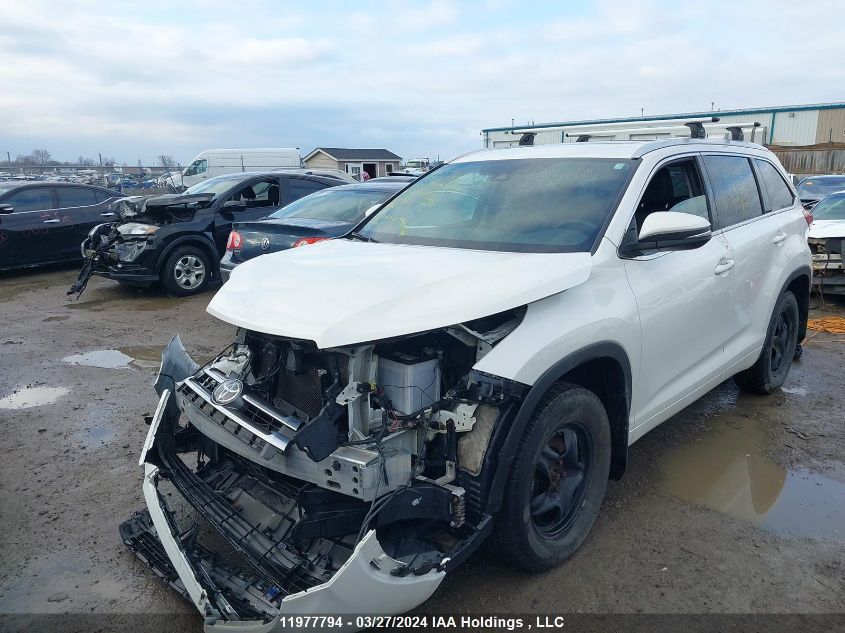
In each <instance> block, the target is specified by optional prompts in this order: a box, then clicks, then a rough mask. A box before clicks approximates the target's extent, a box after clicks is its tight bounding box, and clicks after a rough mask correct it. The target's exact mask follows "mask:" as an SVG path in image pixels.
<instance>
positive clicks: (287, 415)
mask: <svg viewBox="0 0 845 633" xmlns="http://www.w3.org/2000/svg"><path fill="white" fill-rule="evenodd" d="M523 314H524V308H519V309H516V310H510V311H507V312H504V313H501V314H497V315H494V316H491V317H487V318H483V319H478V320H475V321H472V322H469V323H466V324H461V325H457V326H452V327H447V328H442V329H439V330H435V331H430V332H425V333H421V334H418V335H412V336H407V337H403V338H401V339H399V340H391V341H381V342H374V343H370V344H362V345H357V346H352V347H343V348H335V349H328V350H321V349H318V348H317V347H316V346H315V345H314V343H312V342H309V341H303V340H294V339H289V338H283V337H276V336H270V335H266V334H262V333H258V332H254V331H249V330H246V329H243V328H241V329H239V330H238V331H237V335H236V338H235V340H234V341H233V342H232V343H231V344H230V345H229V346H228V347H227V348H226V349H225V350H223V351H222V352H221V353H219V354H218V355H217V356H216V357H215V358H213V359H212V360H211V361H210V362H208V363H206V364H204V365H202V366H199V365H197V364H196V363H194V362H193V361H192V360H191V359H190V357H189V356H188V355H187V353H186V352H185V351H184V349H183V348H182V346H181V342H180V341H179V339H178V337H176V338H174V339H173V341H171V344H170V345H169V346H168V348H167V349H166V350H165V353H164V356H163V362H162V368H161V371H160V374H159V377H158V380H157V383H156V389H157V391H158V392H159V394H160V395H161V399H160V402H159V407H158V409H157V411H156V415H155V416H154V418H153V420H152V424H151V429H150V433H149V436H148V438H147V442H146V443H145V446H144V450H143V453H142V456H141V464H142V465H144V466H145V468H146V469H147V470H146V476H145V496H146V498H147V505H148V510H145V511H143V512H139V513H136V515H135V516H134V517H132V518H131V519H130V520H128V521H126V522H125V523H124V524H123V525H122V526H121V535H122V538H123V540H124V542H125V543H126V544H127V545H128V546H129V547H130V548H131V549H132V550H133V551H135V552H136V553H137V555H138V556H139V557H140V558H141V559H142V560H144V562H146V563H147V564H148V565H150V567H152V568H153V569H154V570H155V571H156V573H157V574H158V575H159V576H161V577H162V578H163V579H165V580H166V581H167V582H168V583H170V584H171V586H173V587H174V588H175V589H177V590H178V591H180V593H182V594H183V595H185V596H186V597H188V598H190V599H191V600H192V601H194V603H195V604H196V605H197V607H198V608H200V610H201V611H202V612H203V613H204V615H205V617H206V622H207V624H209V623H212V624H213V623H214V622H216V621H218V620H221V621H231V620H252V621H255V620H260V621H263V622H270V621H271V620H273V619H274V618H276V617H278V616H279V615H280V614H288V613H291V612H295V613H319V612H321V610H322V612H326V610H327V609H328V610H334V611H335V612H347V613H352V612H361V611H367V610H369V611H370V612H382V613H398V612H402V611H404V610H407V609H410V608H412V607H414V606H416V605H417V604H420V603H422V602H423V601H424V600H425V599H427V598H428V596H430V595H431V593H432V592H433V591H434V589H436V587H437V585H438V584H439V582H440V581H441V580H442V577H443V575H444V574H445V573H446V572H448V571H449V570H450V569H452V568H453V567H454V566H456V565H457V564H459V563H460V562H462V561H463V560H464V559H465V558H466V557H467V556H468V555H469V554H470V553H471V552H472V551H474V550H475V549H476V548H477V546H478V545H479V544H480V543H481V541H482V540H483V539H484V538H485V537H486V536H487V534H488V533H489V530H490V528H491V526H492V521H491V517H490V515H489V514H488V513H487V512H485V504H484V497H485V495H486V494H487V490H488V489H489V486H490V478H491V476H492V475H491V473H490V472H489V470H490V468H489V467H487V466H486V465H487V463H488V462H489V461H490V460H489V455H488V449H489V448H490V444H491V438H492V437H493V434H494V430H495V429H496V428H497V426H499V425H501V424H503V423H504V422H503V421H504V420H506V419H507V420H509V419H510V416H512V414H513V412H514V411H515V410H516V408H517V407H518V405H519V404H520V402H521V401H522V398H523V397H524V395H525V392H526V391H527V389H528V388H527V387H526V386H525V385H522V384H521V383H517V382H514V381H510V380H506V379H503V378H499V377H496V376H491V375H487V374H483V373H481V372H478V371H476V370H474V369H473V366H474V365H475V364H476V363H477V361H478V360H480V358H482V357H483V356H484V355H485V354H486V353H487V352H489V351H490V350H491V349H492V348H493V347H494V346H495V345H496V344H497V343H498V342H499V341H500V340H502V339H503V338H504V337H505V336H507V335H508V334H509V333H510V332H511V331H513V329H515V328H516V326H517V325H518V324H519V322H520V321H521V319H522V316H523ZM164 482H167V485H168V486H172V487H173V488H175V490H176V492H177V493H178V495H179V496H180V497H181V498H182V499H184V501H186V502H187V505H188V506H190V509H191V510H192V512H193V513H194V514H195V515H197V516H198V517H199V519H200V520H199V521H195V522H193V523H191V524H185V523H184V521H182V522H180V520H179V519H177V516H176V512H175V511H174V510H171V509H170V506H171V505H172V502H171V501H170V500H167V499H166V496H165V495H162V494H161V492H159V491H158V486H159V484H160V483H162V484H163V483H164ZM183 505H184V504H183ZM201 524H202V525H201ZM209 528H211V529H210V530H209ZM204 531H206V532H208V531H210V532H212V533H216V537H217V539H218V543H219V538H220V537H222V538H223V539H224V541H225V544H226V547H224V548H222V550H221V549H220V548H219V545H218V548H217V549H216V550H215V549H214V548H213V547H212V546H211V545H209V544H207V543H204V542H203V540H204V539H203V536H202V535H203V533H204ZM224 550H225V551H230V552H232V553H233V554H234V555H233V556H224ZM318 590H319V591H318Z"/></svg>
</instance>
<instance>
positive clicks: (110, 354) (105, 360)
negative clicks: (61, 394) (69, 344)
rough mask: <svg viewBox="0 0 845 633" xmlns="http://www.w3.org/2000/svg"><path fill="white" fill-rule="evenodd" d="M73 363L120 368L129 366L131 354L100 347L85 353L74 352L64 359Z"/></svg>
mask: <svg viewBox="0 0 845 633" xmlns="http://www.w3.org/2000/svg"><path fill="white" fill-rule="evenodd" d="M62 361H63V362H65V363H70V364H71V365H85V366H86V367H102V368H104V369H118V368H121V367H128V366H129V363H130V362H131V361H132V357H131V356H127V355H126V354H124V353H123V352H121V351H119V350H116V349H99V350H95V351H93V352H85V353H84V354H73V355H72V356H66V357H65V358H63V359H62Z"/></svg>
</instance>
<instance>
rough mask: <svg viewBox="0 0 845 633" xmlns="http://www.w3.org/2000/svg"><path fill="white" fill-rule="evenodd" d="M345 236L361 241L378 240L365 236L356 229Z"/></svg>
mask: <svg viewBox="0 0 845 633" xmlns="http://www.w3.org/2000/svg"><path fill="white" fill-rule="evenodd" d="M347 237H351V238H352V239H355V240H361V241H362V242H378V240H374V239H373V238H371V237H367V236H366V235H361V234H360V233H358V231H352V232H351V233H349V234H348V235H347Z"/></svg>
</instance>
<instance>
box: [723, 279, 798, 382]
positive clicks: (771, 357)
mask: <svg viewBox="0 0 845 633" xmlns="http://www.w3.org/2000/svg"><path fill="white" fill-rule="evenodd" d="M798 322H799V313H798V301H797V300H796V299H795V295H794V294H792V293H791V292H790V291H788V290H787V291H786V292H784V293H783V294H782V295H781V296H780V298H779V299H778V302H777V304H776V305H775V310H774V312H773V313H772V318H771V320H770V321H769V329H768V330H767V332H766V340H765V342H764V343H763V349H762V351H761V352H760V357H759V358H758V359H757V362H756V363H754V364H753V365H752V366H751V367H749V368H748V369H746V370H745V371H741V372H740V373H738V374H737V375H736V376H734V382H736V384H737V385H738V386H739V387H740V388H741V389H745V390H747V391H753V392H756V393H763V394H769V393H772V392H773V391H774V390H775V389H778V388H780V387H781V385H783V383H784V382H785V381H786V376H787V375H788V374H789V368H790V367H791V366H792V360H793V359H794V358H795V350H796V346H797V344H798Z"/></svg>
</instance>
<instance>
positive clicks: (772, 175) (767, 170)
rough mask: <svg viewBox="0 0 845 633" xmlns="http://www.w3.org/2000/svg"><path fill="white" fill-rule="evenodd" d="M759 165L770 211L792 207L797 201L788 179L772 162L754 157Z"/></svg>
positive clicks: (758, 168)
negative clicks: (785, 178) (787, 182)
mask: <svg viewBox="0 0 845 633" xmlns="http://www.w3.org/2000/svg"><path fill="white" fill-rule="evenodd" d="M754 162H755V164H756V165H757V170H758V171H759V172H760V180H761V181H762V185H763V189H765V191H766V194H767V195H768V197H769V207H770V208H769V209H768V210H769V211H780V210H781V209H785V208H787V207H791V206H792V204H793V203H794V202H795V198H794V197H793V195H792V190H791V189H790V188H789V185H787V184H786V181H785V180H784V179H783V177H782V176H781V175H780V172H778V170H777V168H775V166H774V165H772V164H771V163H770V162H768V161H765V160H760V159H758V158H755V159H754Z"/></svg>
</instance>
